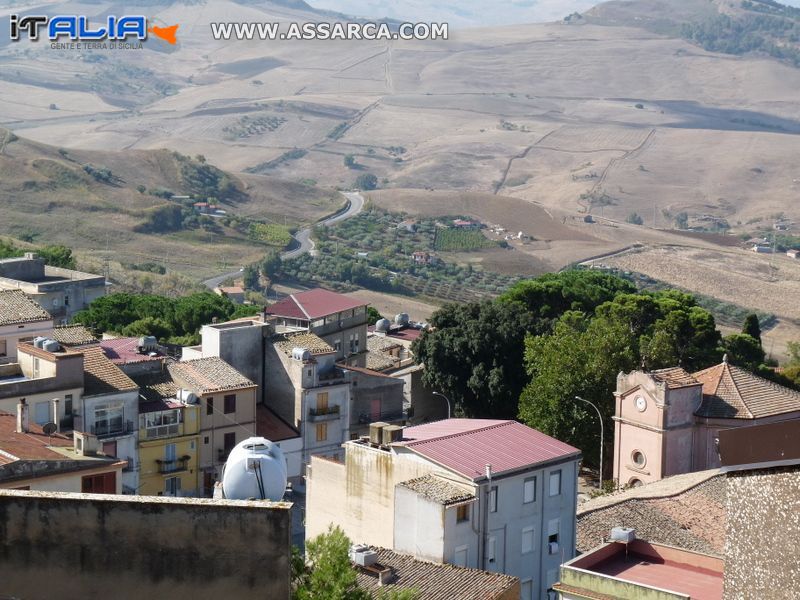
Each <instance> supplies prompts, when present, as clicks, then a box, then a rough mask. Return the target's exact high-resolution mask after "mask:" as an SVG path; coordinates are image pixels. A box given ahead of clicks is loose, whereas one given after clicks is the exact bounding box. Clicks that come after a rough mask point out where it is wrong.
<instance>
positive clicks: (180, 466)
mask: <svg viewBox="0 0 800 600" xmlns="http://www.w3.org/2000/svg"><path fill="white" fill-rule="evenodd" d="M190 458H191V456H181V457H180V458H176V459H175V460H162V459H159V458H157V459H156V463H158V472H159V473H177V472H179V471H186V470H187V469H188V468H189V459H190Z"/></svg>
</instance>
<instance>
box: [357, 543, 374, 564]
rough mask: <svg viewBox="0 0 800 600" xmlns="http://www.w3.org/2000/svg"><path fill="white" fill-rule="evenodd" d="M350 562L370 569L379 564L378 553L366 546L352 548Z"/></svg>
mask: <svg viewBox="0 0 800 600" xmlns="http://www.w3.org/2000/svg"><path fill="white" fill-rule="evenodd" d="M350 560H351V561H352V562H353V563H354V564H357V565H358V566H360V567H369V566H371V565H374V564H375V563H377V562H378V553H377V552H375V551H374V550H372V549H370V547H369V546H367V545H366V544H354V545H353V546H350Z"/></svg>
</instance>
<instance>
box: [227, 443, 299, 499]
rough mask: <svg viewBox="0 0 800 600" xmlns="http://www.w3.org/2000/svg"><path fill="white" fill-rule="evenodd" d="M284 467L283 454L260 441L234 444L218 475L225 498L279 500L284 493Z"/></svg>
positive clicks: (271, 444) (285, 475)
mask: <svg viewBox="0 0 800 600" xmlns="http://www.w3.org/2000/svg"><path fill="white" fill-rule="evenodd" d="M286 480H287V467H286V458H285V457H284V456H283V451H282V450H281V449H280V447H279V446H278V445H277V444H275V443H274V442H270V441H269V440H268V439H266V438H263V437H251V438H248V439H246V440H244V441H243V442H239V443H238V444H236V446H235V447H234V449H233V450H231V453H230V455H228V460H227V461H226V462H225V469H224V471H223V474H222V491H223V493H224V494H225V497H226V498H230V499H233V500H247V499H248V498H258V499H266V500H280V499H281V498H283V494H284V492H285V491H286Z"/></svg>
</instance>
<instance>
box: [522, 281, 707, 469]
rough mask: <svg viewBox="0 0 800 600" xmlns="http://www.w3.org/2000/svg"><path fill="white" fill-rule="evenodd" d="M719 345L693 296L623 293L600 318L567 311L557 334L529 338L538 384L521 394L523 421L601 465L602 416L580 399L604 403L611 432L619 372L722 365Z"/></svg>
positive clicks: (528, 355)
mask: <svg viewBox="0 0 800 600" xmlns="http://www.w3.org/2000/svg"><path fill="white" fill-rule="evenodd" d="M719 341H720V336H719V332H718V331H717V330H716V326H715V322H714V318H713V316H712V315H711V314H710V313H708V312H707V311H706V310H705V309H702V308H700V307H698V306H696V304H695V300H694V297H693V296H691V295H688V294H684V293H682V292H677V291H664V292H658V293H655V294H649V293H648V294H620V295H618V296H617V297H616V298H614V300H612V301H609V302H606V303H604V304H602V305H600V306H599V307H597V309H596V310H595V312H594V315H587V314H586V313H584V312H579V311H569V312H566V313H565V314H564V315H563V316H562V317H561V318H560V319H559V320H558V321H557V322H556V324H555V327H554V329H553V331H552V333H549V332H545V333H543V334H541V335H538V336H529V337H528V338H527V339H526V350H525V366H526V370H527V373H528V375H529V376H530V378H531V379H530V383H529V384H528V385H527V386H526V387H525V389H524V391H523V392H522V394H521V396H520V402H519V417H520V419H522V420H523V421H524V422H526V423H527V424H528V425H530V426H531V427H535V428H536V429H540V430H542V431H544V432H545V433H547V434H549V435H553V436H555V437H557V438H559V439H562V440H565V441H567V442H568V443H572V444H573V445H575V446H577V447H579V448H581V450H582V451H583V452H584V454H585V456H586V457H587V460H588V461H589V462H593V461H594V464H597V462H596V461H597V460H598V441H599V435H598V434H599V430H598V428H597V418H596V415H595V414H594V413H593V412H592V411H591V408H590V407H587V406H586V405H583V403H580V402H578V403H576V402H575V401H574V398H575V396H576V395H578V396H581V397H582V398H585V399H587V400H590V401H592V402H594V403H595V404H597V406H598V407H599V408H600V410H601V412H602V413H603V415H604V421H605V424H606V430H607V431H611V425H612V423H611V421H610V418H611V416H612V414H613V411H614V406H613V398H614V396H613V393H614V390H615V389H616V377H617V374H618V373H619V372H620V371H631V370H634V369H638V368H645V369H649V370H652V369H659V368H663V367H671V366H678V365H680V366H683V367H684V368H686V369H687V370H689V371H694V370H698V369H702V368H705V367H708V366H710V365H712V364H715V363H716V362H717V361H718V360H719V349H718V346H719ZM587 409H588V410H587ZM606 441H608V442H609V443H610V440H609V439H607V440H606ZM609 449H610V446H609ZM606 467H608V465H606Z"/></svg>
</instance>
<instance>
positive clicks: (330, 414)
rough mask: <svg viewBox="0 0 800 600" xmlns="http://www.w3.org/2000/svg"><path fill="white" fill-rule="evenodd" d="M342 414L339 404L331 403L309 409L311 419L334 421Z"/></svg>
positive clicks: (309, 418)
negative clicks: (323, 406)
mask: <svg viewBox="0 0 800 600" xmlns="http://www.w3.org/2000/svg"><path fill="white" fill-rule="evenodd" d="M339 414H340V407H339V405H338V404H331V405H330V406H326V407H325V408H310V409H308V420H309V421H312V422H313V421H332V420H334V419H338V418H339Z"/></svg>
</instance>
